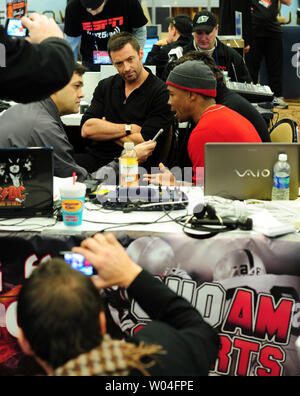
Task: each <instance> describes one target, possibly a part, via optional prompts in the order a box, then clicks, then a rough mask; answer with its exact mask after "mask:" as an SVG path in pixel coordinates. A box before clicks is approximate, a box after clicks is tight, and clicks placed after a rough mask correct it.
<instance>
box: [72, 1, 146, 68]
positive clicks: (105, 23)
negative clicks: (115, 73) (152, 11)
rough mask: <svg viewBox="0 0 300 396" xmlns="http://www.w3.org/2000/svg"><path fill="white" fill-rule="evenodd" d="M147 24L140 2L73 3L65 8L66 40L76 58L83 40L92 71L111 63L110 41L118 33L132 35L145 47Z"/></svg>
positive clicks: (85, 58)
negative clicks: (108, 50)
mask: <svg viewBox="0 0 300 396" xmlns="http://www.w3.org/2000/svg"><path fill="white" fill-rule="evenodd" d="M146 24H147V18H146V17H145V15H144V12H143V9H142V7H141V5H140V2H139V0H122V1H119V0H71V1H69V3H68V4H67V7H66V14H65V34H66V37H67V39H68V41H69V43H70V44H71V46H72V48H73V50H74V55H75V58H76V57H77V55H78V46H79V43H80V40H81V46H80V52H81V57H82V63H83V64H84V66H86V67H87V68H88V69H89V70H91V71H99V70H100V65H101V64H104V63H110V60H109V56H108V54H107V42H108V40H109V38H110V37H111V36H112V35H113V34H115V33H119V32H122V31H125V32H129V33H132V34H133V35H134V36H135V38H136V39H137V40H138V42H139V44H140V46H141V47H142V48H143V46H144V43H145V39H146Z"/></svg>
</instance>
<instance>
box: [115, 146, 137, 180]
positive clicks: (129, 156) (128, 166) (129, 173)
mask: <svg viewBox="0 0 300 396" xmlns="http://www.w3.org/2000/svg"><path fill="white" fill-rule="evenodd" d="M119 169H120V185H121V186H124V187H138V185H139V182H138V179H139V167H138V159H137V156H136V152H135V150H134V143H132V142H126V143H124V150H123V151H122V154H121V157H120V158H119Z"/></svg>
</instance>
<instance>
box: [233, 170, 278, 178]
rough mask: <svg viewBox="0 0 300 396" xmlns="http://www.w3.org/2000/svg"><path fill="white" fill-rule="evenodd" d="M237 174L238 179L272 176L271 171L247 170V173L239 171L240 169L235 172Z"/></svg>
mask: <svg viewBox="0 0 300 396" xmlns="http://www.w3.org/2000/svg"><path fill="white" fill-rule="evenodd" d="M234 171H235V173H236V174H237V175H238V177H254V178H259V177H269V176H270V175H271V172H270V171H269V169H263V170H260V169H256V170H252V169H246V170H245V171H243V172H242V171H239V170H238V169H235V170H234Z"/></svg>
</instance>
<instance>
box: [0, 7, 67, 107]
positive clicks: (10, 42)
mask: <svg viewBox="0 0 300 396" xmlns="http://www.w3.org/2000/svg"><path fill="white" fill-rule="evenodd" d="M22 24H23V26H24V27H25V28H27V29H28V31H29V34H30V35H29V37H28V38H27V39H26V40H25V39H20V38H11V37H9V36H8V35H7V34H6V33H5V30H4V28H3V26H0V45H1V49H3V51H1V56H2V57H4V58H5V59H1V60H2V61H4V62H1V66H0V97H1V99H8V100H14V101H16V102H21V103H28V102H32V101H35V100H40V99H44V98H46V97H47V96H49V95H50V94H52V93H53V92H55V91H57V90H59V89H61V88H62V87H64V86H65V85H66V84H67V83H68V82H69V81H70V79H71V77H72V74H73V70H74V56H73V54H72V50H71V47H70V46H69V44H68V43H67V42H66V40H64V38H63V33H62V31H61V29H60V28H59V26H58V25H57V24H56V22H55V21H54V20H53V19H49V18H47V17H46V16H45V15H39V14H37V13H33V14H31V15H30V17H23V18H22ZM3 63H4V64H5V66H3Z"/></svg>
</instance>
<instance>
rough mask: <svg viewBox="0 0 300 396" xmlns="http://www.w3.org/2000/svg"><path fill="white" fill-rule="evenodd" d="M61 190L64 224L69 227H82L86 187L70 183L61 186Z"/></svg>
mask: <svg viewBox="0 0 300 396" xmlns="http://www.w3.org/2000/svg"><path fill="white" fill-rule="evenodd" d="M59 190H60V196H61V207H62V215H63V221H64V224H65V225H66V226H68V227H76V226H79V225H81V224H82V213H83V208H84V199H85V192H86V185H85V184H83V183H79V182H76V183H74V184H73V183H72V182H70V183H66V184H64V185H62V186H60V187H59Z"/></svg>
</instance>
